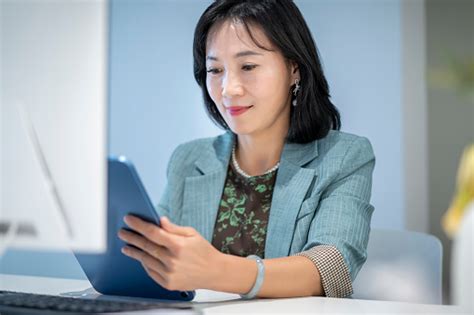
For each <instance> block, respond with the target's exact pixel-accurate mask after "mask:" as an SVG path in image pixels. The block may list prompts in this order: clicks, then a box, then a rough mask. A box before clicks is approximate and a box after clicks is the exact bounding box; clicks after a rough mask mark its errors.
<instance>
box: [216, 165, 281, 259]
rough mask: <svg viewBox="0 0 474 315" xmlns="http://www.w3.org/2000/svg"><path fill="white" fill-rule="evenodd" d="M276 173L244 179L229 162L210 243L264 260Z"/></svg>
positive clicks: (222, 250)
mask: <svg viewBox="0 0 474 315" xmlns="http://www.w3.org/2000/svg"><path fill="white" fill-rule="evenodd" d="M276 173H277V172H276V171H273V172H271V173H269V174H265V175H260V176H253V177H251V178H245V177H243V176H242V175H240V174H238V173H237V172H236V171H235V169H234V168H233V166H232V163H230V165H229V168H228V171H227V178H226V183H225V187H224V191H223V194H222V198H221V201H220V204H219V211H218V214H217V218H216V224H215V227H214V235H213V241H212V244H213V245H214V246H215V247H216V248H217V249H219V250H220V251H221V252H223V253H226V254H233V255H238V256H248V255H251V254H253V255H258V256H260V257H264V253H265V238H266V233H267V225H268V217H269V212H270V206H271V198H272V194H273V187H274V184H275V179H276Z"/></svg>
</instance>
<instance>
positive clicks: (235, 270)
mask: <svg viewBox="0 0 474 315" xmlns="http://www.w3.org/2000/svg"><path fill="white" fill-rule="evenodd" d="M210 268H212V269H214V270H213V273H214V275H213V277H212V278H213V281H212V283H210V287H209V288H208V289H210V290H214V291H222V292H229V293H236V294H246V293H248V292H249V291H250V289H251V288H252V287H253V285H254V283H255V279H256V278H257V265H256V263H255V261H254V260H250V259H247V258H245V257H239V256H234V255H229V254H223V253H221V252H219V255H217V257H216V260H215V265H214V266H210Z"/></svg>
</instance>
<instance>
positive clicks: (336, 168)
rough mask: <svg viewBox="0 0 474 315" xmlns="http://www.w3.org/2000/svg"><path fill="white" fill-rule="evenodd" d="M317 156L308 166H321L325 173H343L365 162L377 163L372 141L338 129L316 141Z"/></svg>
mask: <svg viewBox="0 0 474 315" xmlns="http://www.w3.org/2000/svg"><path fill="white" fill-rule="evenodd" d="M314 147H315V150H316V151H317V153H316V155H317V158H316V159H314V160H313V161H312V162H311V163H310V164H309V165H308V167H314V168H320V169H321V171H322V172H324V173H326V174H327V173H335V174H336V173H338V174H342V173H345V171H348V172H351V171H354V170H355V169H357V168H358V167H360V166H362V165H365V164H375V155H374V151H373V148H372V145H371V143H370V141H369V140H368V139H367V138H366V137H361V136H357V135H354V134H351V133H346V132H342V131H337V130H331V131H330V132H329V133H328V134H327V136H326V137H324V138H322V139H319V140H316V141H315V143H314Z"/></svg>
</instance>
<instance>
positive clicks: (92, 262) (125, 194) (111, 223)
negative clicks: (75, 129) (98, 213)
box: [75, 157, 195, 301]
mask: <svg viewBox="0 0 474 315" xmlns="http://www.w3.org/2000/svg"><path fill="white" fill-rule="evenodd" d="M107 177H108V187H107V191H108V198H107V201H108V202H107V203H108V204H107V250H106V252H105V253H101V254H85V253H75V255H76V257H77V260H78V261H79V264H80V265H81V267H82V268H83V270H84V273H85V274H86V276H87V278H88V279H89V281H90V282H91V284H92V286H93V287H94V289H95V290H96V291H98V292H100V293H102V294H107V295H121V296H130V297H142V298H153V299H164V300H180V301H190V300H192V299H193V298H194V296H195V292H194V291H185V292H182V291H169V290H166V289H164V288H163V287H161V286H160V285H159V284H157V283H156V282H155V281H154V280H153V279H151V278H150V277H149V276H148V274H147V273H146V272H145V270H144V269H143V267H142V265H141V263H140V262H138V261H136V260H134V259H132V258H130V257H127V256H125V255H124V254H122V253H121V251H120V250H121V248H122V247H123V246H125V243H124V242H123V241H122V240H120V239H119V238H118V236H117V232H118V230H119V229H120V228H123V227H126V225H125V223H123V217H124V216H125V215H127V214H134V215H137V216H139V217H141V218H142V219H145V220H147V221H151V222H154V223H158V222H159V216H158V213H157V212H156V211H155V208H154V207H153V204H152V203H151V200H150V198H149V197H148V195H147V193H146V191H145V188H144V186H143V184H142V182H141V181H140V178H139V176H138V173H137V171H136V170H135V167H134V166H133V164H132V163H131V162H130V161H128V160H127V159H126V158H125V157H109V158H108V175H107Z"/></svg>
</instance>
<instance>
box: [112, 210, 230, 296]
mask: <svg viewBox="0 0 474 315" xmlns="http://www.w3.org/2000/svg"><path fill="white" fill-rule="evenodd" d="M124 221H125V223H126V224H127V225H128V226H129V227H130V229H132V230H133V231H134V232H136V233H133V232H130V231H127V230H124V229H122V230H120V231H119V233H118V236H119V238H120V239H122V240H123V241H125V242H126V243H128V244H131V245H133V246H135V247H136V248H134V247H132V246H125V247H123V248H122V253H124V254H125V255H127V256H129V257H131V258H133V259H136V260H138V261H140V262H141V264H142V265H143V267H144V268H145V270H146V272H147V273H148V275H149V276H150V277H151V278H152V279H153V280H155V281H156V282H157V283H158V284H160V285H161V286H162V287H164V288H166V289H168V290H180V291H189V290H194V289H212V288H213V287H214V282H215V281H217V279H218V277H219V275H218V274H217V273H218V272H219V270H220V269H221V268H219V266H220V263H219V260H220V259H221V258H222V256H223V255H224V254H222V253H221V252H219V251H218V250H217V249H216V248H214V247H213V246H212V245H211V244H210V243H209V242H208V241H207V240H206V239H204V238H203V237H202V236H201V235H200V234H199V233H198V232H197V231H196V230H195V229H193V228H192V227H181V226H178V225H175V224H173V223H171V221H170V220H169V219H168V218H166V217H162V218H161V221H160V223H161V227H159V226H157V225H155V224H152V223H148V222H146V221H143V220H141V219H139V218H137V217H134V216H126V217H125V218H124Z"/></svg>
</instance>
